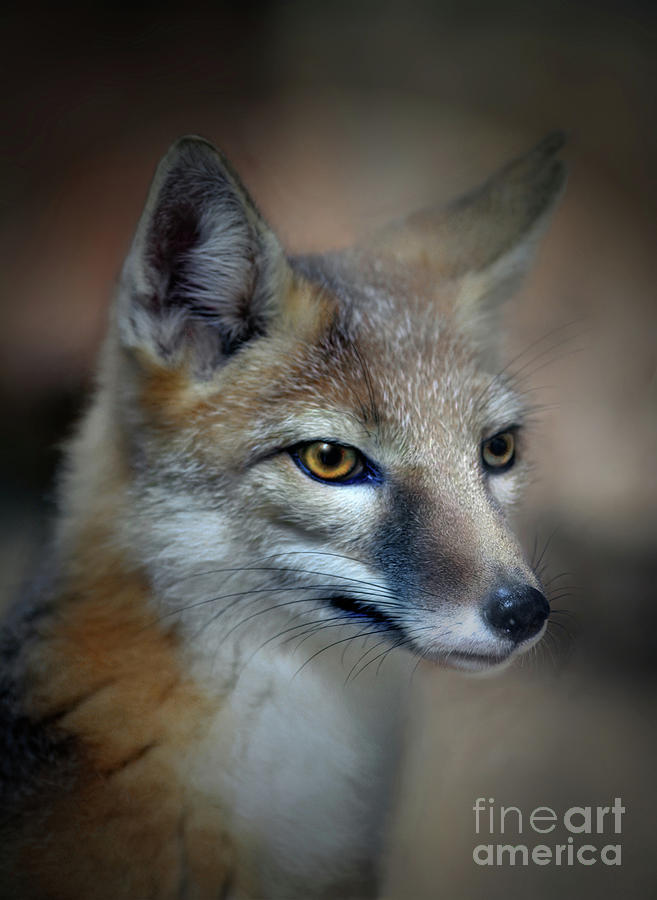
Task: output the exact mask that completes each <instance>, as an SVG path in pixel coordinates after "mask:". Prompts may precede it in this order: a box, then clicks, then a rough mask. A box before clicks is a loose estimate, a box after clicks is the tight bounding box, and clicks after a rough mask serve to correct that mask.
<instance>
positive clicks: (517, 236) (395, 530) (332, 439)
mask: <svg viewBox="0 0 657 900" xmlns="http://www.w3.org/2000/svg"><path fill="white" fill-rule="evenodd" d="M563 143H564V138H563V135H562V134H561V133H557V132H555V133H552V134H550V135H548V136H547V137H546V138H544V139H543V140H542V141H541V142H540V143H539V144H538V145H536V146H535V147H534V148H533V149H532V150H531V151H529V152H527V153H525V154H524V155H522V156H520V157H518V158H516V159H514V160H513V161H512V162H510V163H508V164H507V165H506V166H504V167H503V168H502V169H500V170H498V171H497V172H496V174H494V175H493V176H491V177H490V178H489V179H488V180H487V181H486V182H485V183H484V184H483V185H480V186H479V187H477V188H476V189H474V190H472V191H471V192H469V193H467V194H466V195H465V196H461V197H459V198H458V199H457V200H456V201H453V202H451V203H449V204H448V205H447V206H428V207H427V208H425V209H422V210H420V211H417V212H413V213H410V214H409V215H407V216H405V217H401V218H399V219H398V220H396V221H394V222H392V223H391V224H389V225H387V226H385V227H384V228H381V229H379V230H376V231H375V232H374V234H373V235H371V236H369V237H366V238H364V239H362V240H360V241H358V242H357V243H356V244H355V245H353V246H350V247H349V248H347V249H338V250H331V251H329V252H327V253H325V254H319V253H312V254H305V255H303V254H291V253H288V252H286V251H285V250H284V249H283V247H282V245H281V243H280V242H279V240H278V238H277V237H276V235H275V233H274V231H273V230H272V228H271V227H270V226H269V225H268V224H267V223H266V221H265V219H264V217H263V215H262V214H261V212H260V211H259V209H258V207H257V206H256V204H255V203H254V201H253V200H252V199H251V197H250V195H249V193H248V192H247V190H246V188H245V187H244V185H243V183H242V181H241V180H240V178H239V176H238V175H237V173H236V172H235V171H234V169H233V168H232V166H231V165H230V163H229V162H228V161H227V159H226V158H225V157H224V156H223V155H222V153H220V152H219V151H218V150H217V149H215V147H214V146H213V145H212V144H210V143H209V142H207V141H206V140H205V139H203V138H200V137H196V136H188V137H184V138H181V139H179V140H178V141H177V142H176V143H174V144H173V146H172V147H171V148H170V149H169V151H168V152H167V153H166V155H165V156H164V158H163V160H162V161H161V162H160V164H159V167H158V168H157V171H156V174H155V176H154V180H153V182H152V185H151V188H150V192H149V194H148V198H147V201H146V204H145V208H144V211H143V214H142V216H141V218H140V221H139V224H138V226H137V229H136V233H135V236H134V239H133V241H132V244H131V247H130V250H129V252H128V255H127V257H126V260H125V263H124V265H123V268H122V270H121V274H120V276H119V279H118V283H117V287H116V292H115V297H114V300H113V302H112V305H111V311H110V321H109V325H108V330H107V335H106V338H105V341H104V344H103V346H102V349H101V352H100V359H99V364H98V370H97V375H96V382H95V385H94V390H93V395H92V397H91V399H90V401H89V404H88V407H87V409H86V412H85V413H84V415H83V416H82V419H81V422H80V423H79V426H78V427H77V429H76V431H75V434H74V435H73V437H72V438H71V439H70V442H69V445H68V447H67V449H66V456H65V460H64V464H63V470H62V472H61V474H60V476H59V481H58V512H57V516H56V519H55V522H54V524H53V534H52V538H51V541H50V544H49V548H48V550H47V552H46V551H44V559H43V565H42V566H41V568H40V570H39V571H38V572H37V574H36V575H35V576H33V578H32V580H31V583H30V586H29V589H28V590H26V592H25V593H24V595H22V596H21V598H20V599H19V600H17V601H16V602H15V603H14V604H13V605H12V606H11V608H10V610H9V611H8V613H7V614H6V617H5V621H4V624H3V628H2V638H1V649H0V658H1V659H2V677H1V681H0V744H1V747H2V753H1V758H2V762H1V768H0V784H1V785H2V805H1V808H2V813H1V822H2V824H1V826H0V828H1V831H0V834H1V839H0V846H1V849H0V859H1V860H2V862H1V864H0V871H1V872H2V879H1V880H0V884H1V887H0V894H1V895H2V896H3V897H7V898H9V897H11V898H25V900H29V898H39V900H44V898H48V900H79V898H89V897H93V898H95V900H105V898H107V900H124V898H125V900H145V898H153V897H157V898H161V900H170V898H171V900H173V898H198V900H205V898H225V900H294V898H299V900H301V898H303V900H310V898H324V900H327V898H359V900H360V898H363V900H364V898H372V897H375V896H377V895H379V892H380V890H381V883H382V882H381V879H382V874H383V872H384V868H385V858H386V853H387V849H388V843H387V841H388V838H387V833H388V832H387V828H388V824H389V821H390V818H391V815H392V809H393V806H394V798H395V784H396V779H397V772H398V771H399V766H400V764H401V754H402V746H403V738H404V728H405V725H404V723H405V709H406V705H407V702H408V695H407V685H408V678H406V674H407V672H408V668H409V667H411V668H413V669H414V668H416V667H417V666H418V665H421V666H422V668H423V670H424V671H425V676H426V677H435V678H439V677H440V671H441V669H443V668H444V667H446V666H447V667H455V668H458V669H462V670H464V671H466V672H489V671H496V670H498V669H501V668H503V667H504V666H507V665H509V664H510V663H511V662H512V661H513V660H515V659H516V658H517V657H518V656H520V655H521V654H523V653H524V652H525V651H526V650H528V649H529V648H530V647H532V646H533V645H534V644H535V643H536V642H537V641H539V640H540V639H541V637H542V635H543V633H544V632H545V629H546V627H547V621H548V617H549V614H550V606H549V602H548V600H547V598H546V592H545V590H544V588H543V586H542V585H541V582H540V580H539V577H538V575H537V574H536V572H535V571H533V569H532V567H531V565H530V564H529V562H528V561H527V559H526V557H525V554H524V552H523V550H522V548H521V545H520V542H519V539H518V538H517V536H516V535H515V534H514V532H513V530H512V528H511V525H510V522H509V514H510V511H511V509H512V508H513V506H514V504H515V503H516V501H517V500H518V497H519V495H520V492H521V488H522V485H523V481H524V480H526V475H527V471H528V465H529V463H528V450H527V446H526V444H527V441H526V438H525V431H524V429H523V424H524V423H525V421H526V418H527V413H528V410H527V404H526V397H525V396H524V395H523V394H521V393H520V392H518V391H517V389H516V386H515V384H514V381H513V379H512V378H511V377H510V376H509V373H508V369H505V368H501V367H500V366H501V359H502V356H503V354H502V332H503V328H502V324H501V311H502V308H503V305H504V301H505V300H506V299H507V298H508V297H509V296H510V295H511V294H512V293H513V291H514V290H515V288H516V286H517V285H518V284H519V282H520V280H521V279H522V277H523V276H524V274H525V272H526V271H527V269H528V268H529V266H530V264H531V262H532V259H533V257H534V255H535V250H536V247H537V245H538V242H539V239H540V237H541V235H542V234H543V232H544V230H545V228H546V225H547V222H548V220H549V218H550V216H551V213H552V210H553V208H554V206H555V204H556V201H557V199H558V198H559V197H560V195H561V193H562V189H563V186H564V182H565V166H564V163H563V162H562V160H561V159H560V157H559V152H560V150H561V148H562V146H563ZM384 661H385V665H383V662H384Z"/></svg>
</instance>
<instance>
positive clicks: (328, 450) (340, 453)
mask: <svg viewBox="0 0 657 900" xmlns="http://www.w3.org/2000/svg"><path fill="white" fill-rule="evenodd" d="M317 455H318V457H319V461H320V463H321V464H322V465H323V466H324V467H325V468H327V469H337V467H338V466H339V465H340V464H341V463H342V461H343V458H344V450H343V449H342V447H337V446H336V445H335V444H324V445H323V446H322V447H321V448H320V450H319V453H318V454H317Z"/></svg>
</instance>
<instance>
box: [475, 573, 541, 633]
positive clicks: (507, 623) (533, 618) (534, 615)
mask: <svg viewBox="0 0 657 900" xmlns="http://www.w3.org/2000/svg"><path fill="white" fill-rule="evenodd" d="M483 613H484V618H485V619H486V621H487V622H488V623H489V625H490V626H491V627H492V628H494V629H495V631H497V632H499V633H500V634H502V635H503V636H504V637H507V638H511V640H512V641H515V643H516V644H519V643H521V641H526V640H527V639H528V638H530V637H533V636H534V635H535V634H537V633H538V632H539V631H540V630H541V627H542V625H543V622H545V620H546V619H547V617H548V616H549V615H550V605H549V603H548V602H547V600H546V599H545V597H544V596H543V594H541V592H540V591H537V590H536V588H533V587H530V586H529V585H528V584H517V585H502V586H501V587H498V588H496V589H495V590H494V591H493V592H492V593H491V594H490V596H489V597H488V599H487V600H486V603H485V605H484V609H483Z"/></svg>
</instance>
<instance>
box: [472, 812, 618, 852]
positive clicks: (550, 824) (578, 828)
mask: <svg viewBox="0 0 657 900" xmlns="http://www.w3.org/2000/svg"><path fill="white" fill-rule="evenodd" d="M472 809H473V811H474V817H475V832H476V834H477V835H480V838H479V839H480V840H482V839H483V840H484V841H486V843H481V844H477V846H476V847H475V848H474V849H473V851H472V858H473V859H474V861H475V862H476V863H477V865H478V866H509V865H510V866H528V865H530V864H532V865H535V866H548V865H553V866H574V865H581V866H593V865H595V864H596V863H598V862H600V863H603V864H604V865H605V866H620V865H621V844H620V840H619V838H618V837H616V836H617V835H619V834H621V833H622V823H621V818H622V816H623V813H624V812H625V807H624V806H623V805H622V803H621V798H620V797H616V798H615V799H614V803H613V806H571V807H570V809H567V810H566V811H565V812H563V813H556V812H555V811H554V810H553V809H552V808H551V807H550V806H537V807H536V808H535V809H532V810H530V811H526V810H525V811H524V812H523V810H521V809H519V808H518V807H517V806H501V805H500V806H498V805H497V804H496V803H495V800H494V799H493V798H492V797H491V798H489V799H485V798H484V797H478V798H477V800H476V802H475V805H474V806H473V807H472ZM505 830H506V835H507V836H506V839H505V838H504V837H503V835H504V834H505ZM509 833H512V834H514V835H515V834H517V835H519V836H520V837H521V838H522V839H523V840H524V841H526V843H518V844H511V843H508V841H509ZM548 834H549V835H550V838H549V841H550V843H549V844H547V843H537V840H539V838H538V836H539V835H548ZM528 839H529V840H528ZM614 841H616V842H617V843H615V842H614Z"/></svg>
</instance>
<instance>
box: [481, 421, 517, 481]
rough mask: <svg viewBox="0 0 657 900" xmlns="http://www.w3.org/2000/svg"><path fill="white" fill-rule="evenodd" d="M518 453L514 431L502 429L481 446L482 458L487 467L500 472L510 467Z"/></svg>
mask: <svg viewBox="0 0 657 900" xmlns="http://www.w3.org/2000/svg"><path fill="white" fill-rule="evenodd" d="M515 454H516V439H515V436H514V434H513V432H512V431H501V432H500V433H499V434H496V435H494V436H493V437H491V438H488V440H487V441H484V442H483V444H482V446H481V458H482V459H483V461H484V465H485V466H486V468H487V469H495V470H497V471H498V472H499V471H501V470H503V469H510V468H511V466H512V465H513V461H514V459H515Z"/></svg>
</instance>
